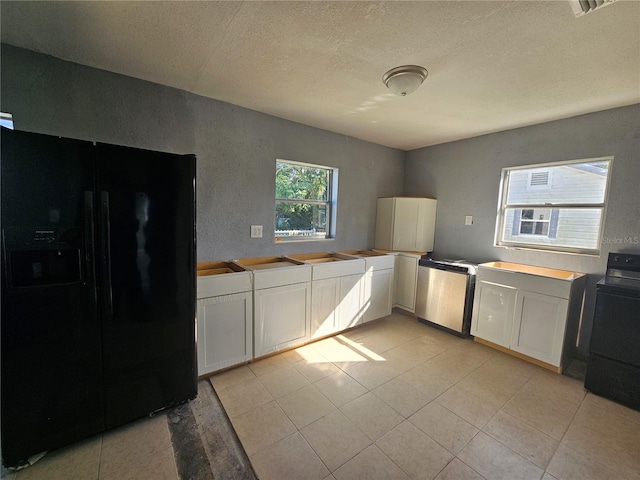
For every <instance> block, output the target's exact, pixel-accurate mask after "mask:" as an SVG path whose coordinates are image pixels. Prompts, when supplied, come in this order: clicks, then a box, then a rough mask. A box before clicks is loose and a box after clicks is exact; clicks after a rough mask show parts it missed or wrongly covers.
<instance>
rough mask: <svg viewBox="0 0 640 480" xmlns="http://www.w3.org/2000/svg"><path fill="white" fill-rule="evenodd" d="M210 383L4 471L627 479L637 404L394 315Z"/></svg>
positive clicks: (634, 471) (637, 432)
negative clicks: (176, 402)
mask: <svg viewBox="0 0 640 480" xmlns="http://www.w3.org/2000/svg"><path fill="white" fill-rule="evenodd" d="M210 381H211V384H213V386H214V388H215V390H216V392H217V396H216V394H215V393H214V392H213V389H212V388H211V384H210V383H209V382H207V381H206V380H203V381H201V382H200V384H199V394H198V398H197V399H196V400H194V401H192V402H190V403H189V404H186V405H183V406H179V407H175V408H174V409H170V410H167V411H166V412H164V413H162V414H159V415H156V416H155V417H152V418H147V419H143V420H140V421H137V422H135V423H132V424H130V425H127V426H124V427H122V428H119V429H116V430H114V431H111V432H108V433H106V434H104V435H100V436H97V437H94V438H92V439H89V440H87V441H84V442H80V443H78V444H74V445H71V446H69V447H66V448H63V449H61V450H59V451H56V452H51V453H49V454H48V455H46V456H45V457H44V458H43V459H42V460H40V461H39V462H37V463H36V464H35V465H33V466H31V467H29V468H27V469H24V470H21V471H19V472H7V471H6V470H3V471H2V478H3V479H7V480H29V479H30V480H45V479H46V480H58V479H60V480H73V479H79V480H110V479H118V480H127V479H136V480H146V479H153V480H156V479H159V480H162V479H171V480H175V479H178V478H184V479H187V478H192V479H195V480H207V479H216V480H217V479H226V478H228V479H243V480H244V479H248V478H254V477H253V471H252V469H251V466H250V465H248V464H246V465H245V462H246V456H245V452H246V454H247V455H248V456H249V459H250V461H251V465H252V467H253V469H254V470H255V473H256V474H257V476H258V477H259V478H260V479H261V480H270V479H278V480H290V479H291V480H301V479H319V480H329V479H335V480H342V479H349V480H351V479H366V480H375V479H384V480H389V479H395V478H398V479H407V478H411V479H434V478H435V479H438V480H444V479H448V480H464V479H483V478H484V479H501V478H504V479H510V480H518V479H529V478H531V479H542V480H554V479H558V480H563V479H567V480H569V479H580V480H583V479H584V480H588V479H597V480H601V479H607V480H609V479H612V480H613V479H615V480H618V479H620V480H624V479H628V480H632V479H633V480H637V479H639V478H640V412H637V411H634V410H630V409H627V408H625V407H622V406H620V405H618V404H615V403H613V402H610V401H608V400H605V399H603V398H600V397H597V396H595V395H592V394H590V393H587V392H586V391H585V390H584V388H583V384H582V382H581V381H580V380H575V379H572V378H568V377H566V376H561V375H557V374H554V373H551V372H548V371H546V370H544V369H541V368H539V367H536V366H534V365H531V364H528V363H525V362H523V361H520V360H518V359H515V358H513V357H510V356H508V355H505V354H502V353H500V352H497V351H494V350H492V349H489V348H487V347H485V346H483V345H480V344H477V343H475V342H472V341H470V340H462V339H459V338H457V337H454V336H451V335H448V334H445V333H443V332H441V331H438V330H436V329H433V328H430V327H427V326H424V325H421V324H419V323H417V322H416V321H415V319H412V318H410V317H408V316H405V315H402V314H397V313H395V314H393V315H391V316H389V317H387V318H385V319H382V320H379V321H376V322H372V323H370V324H367V325H364V326H362V327H359V328H357V329H354V330H351V331H349V332H346V333H345V334H343V335H339V336H336V337H332V338H329V339H325V340H322V341H320V342H316V343H314V344H310V345H307V346H304V347H301V348H298V349H296V350H291V351H288V352H284V353H282V354H279V355H276V356H272V357H269V358H267V359H264V360H261V361H258V362H255V363H251V364H249V365H245V366H241V367H238V368H236V369H233V370H229V371H227V372H224V373H221V374H219V375H216V376H213V377H211V378H210ZM218 397H219V400H220V401H221V402H222V404H223V405H224V407H225V409H226V414H228V416H229V418H230V419H231V423H232V424H233V427H234V428H235V433H237V435H238V437H239V439H240V441H241V442H242V446H243V447H244V452H243V451H242V448H240V447H239V446H238V447H237V451H236V446H234V445H233V443H234V442H236V443H235V444H236V445H237V439H236V437H235V434H234V432H233V431H232V430H230V429H229V432H231V434H227V433H225V432H222V433H220V432H219V430H220V429H221V428H222V426H225V425H227V417H226V415H225V413H224V412H223V411H222V410H221V407H220V404H219V401H218ZM212 412H213V413H212ZM189 422H191V423H189ZM176 423H184V424H185V426H183V429H182V433H181V434H180V436H184V437H188V438H184V439H182V438H176V431H177V430H176V427H175V424H176ZM225 428H229V426H226V427H225ZM189 429H191V430H193V431H191V430H189ZM203 446H204V448H202V447H203ZM196 447H198V448H196ZM196 450H197V451H196ZM191 457H193V458H191ZM185 462H186V463H185ZM185 465H186V467H185Z"/></svg>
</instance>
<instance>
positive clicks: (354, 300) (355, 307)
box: [336, 273, 364, 331]
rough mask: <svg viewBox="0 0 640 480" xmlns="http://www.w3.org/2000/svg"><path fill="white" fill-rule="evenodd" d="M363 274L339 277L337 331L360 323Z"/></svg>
mask: <svg viewBox="0 0 640 480" xmlns="http://www.w3.org/2000/svg"><path fill="white" fill-rule="evenodd" d="M363 276H364V274H362V273H359V274H356V275H346V276H344V277H340V296H339V297H338V298H339V302H338V306H337V308H336V311H337V315H336V326H337V331H342V330H346V329H347V328H351V327H355V326H356V325H358V324H359V323H362V289H363V287H362V283H363Z"/></svg>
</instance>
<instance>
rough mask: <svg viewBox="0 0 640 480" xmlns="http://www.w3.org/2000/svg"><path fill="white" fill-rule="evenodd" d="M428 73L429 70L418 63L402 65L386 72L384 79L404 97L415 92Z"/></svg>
mask: <svg viewBox="0 0 640 480" xmlns="http://www.w3.org/2000/svg"><path fill="white" fill-rule="evenodd" d="M427 75H428V72H427V70H426V69H424V68H422V67H420V66H418V65H402V66H401V67H396V68H392V69H391V70H389V71H388V72H387V73H385V74H384V75H383V76H382V81H383V82H384V84H385V85H386V86H387V88H389V90H391V91H392V92H393V93H395V94H396V95H401V96H403V97H404V96H405V95H409V94H410V93H413V92H415V91H416V90H417V89H418V87H419V86H420V85H422V82H424V79H425V78H427Z"/></svg>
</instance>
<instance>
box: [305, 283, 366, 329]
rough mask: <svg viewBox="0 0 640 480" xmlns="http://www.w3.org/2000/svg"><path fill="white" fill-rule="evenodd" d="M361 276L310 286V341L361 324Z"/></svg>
mask: <svg viewBox="0 0 640 480" xmlns="http://www.w3.org/2000/svg"><path fill="white" fill-rule="evenodd" d="M363 276H364V274H363V273H361V274H357V275H347V276H343V277H334V278H327V279H322V280H313V281H312V282H311V338H320V337H325V336H327V335H332V334H334V333H337V332H341V331H343V330H346V329H347V328H351V327H355V326H356V325H357V324H359V323H361V318H362V312H361V310H360V306H361V303H362V282H363Z"/></svg>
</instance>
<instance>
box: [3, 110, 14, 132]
mask: <svg viewBox="0 0 640 480" xmlns="http://www.w3.org/2000/svg"><path fill="white" fill-rule="evenodd" d="M0 126H3V127H7V128H10V129H11V130H13V115H11V114H10V113H4V112H0Z"/></svg>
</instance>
